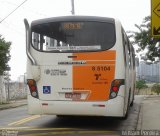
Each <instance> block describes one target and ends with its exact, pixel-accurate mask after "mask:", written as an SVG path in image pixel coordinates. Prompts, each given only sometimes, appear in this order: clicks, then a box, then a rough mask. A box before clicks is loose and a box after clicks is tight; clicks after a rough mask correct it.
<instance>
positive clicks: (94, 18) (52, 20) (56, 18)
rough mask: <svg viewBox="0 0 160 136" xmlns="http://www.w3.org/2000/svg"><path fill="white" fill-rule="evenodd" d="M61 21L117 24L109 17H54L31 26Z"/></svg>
mask: <svg viewBox="0 0 160 136" xmlns="http://www.w3.org/2000/svg"><path fill="white" fill-rule="evenodd" d="M60 21H64V22H65V21H66V22H67V21H98V22H108V23H115V19H113V18H108V17H98V16H60V17H52V18H44V19H39V20H35V21H33V22H32V23H31V26H34V25H38V24H43V23H50V22H60Z"/></svg>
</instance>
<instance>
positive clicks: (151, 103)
mask: <svg viewBox="0 0 160 136" xmlns="http://www.w3.org/2000/svg"><path fill="white" fill-rule="evenodd" d="M137 130H160V96H157V95H149V96H146V97H145V98H144V100H143V102H142V105H141V109H140V114H139V120H138V126H137Z"/></svg>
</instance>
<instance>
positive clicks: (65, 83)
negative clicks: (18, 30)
mask: <svg viewBox="0 0 160 136" xmlns="http://www.w3.org/2000/svg"><path fill="white" fill-rule="evenodd" d="M117 24H118V22H116V21H115V20H114V19H110V18H102V17H83V16H69V17H56V18H50V19H42V20H37V21H33V22H32V23H31V26H29V27H28V29H27V27H26V34H27V41H28V42H27V55H28V61H27V84H28V110H29V113H30V114H54V115H90V116H124V115H125V112H126V111H124V109H125V99H126V98H125V94H126V93H125V89H126V87H125V75H126V73H125V64H124V47H123V44H122V35H121V31H120V30H121V26H120V24H118V25H117ZM127 99H128V98H127Z"/></svg>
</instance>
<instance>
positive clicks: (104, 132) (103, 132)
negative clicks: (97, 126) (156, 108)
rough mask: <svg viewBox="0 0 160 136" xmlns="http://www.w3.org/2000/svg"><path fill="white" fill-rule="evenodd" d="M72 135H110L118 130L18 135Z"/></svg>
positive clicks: (115, 134)
mask: <svg viewBox="0 0 160 136" xmlns="http://www.w3.org/2000/svg"><path fill="white" fill-rule="evenodd" d="M69 134H70V135H72V134H76V135H78V134H90V135H91V134H92V135H95V134H96V135H97V134H101V135H104V134H105V135H108V136H110V135H112V136H119V132H117V131H103V130H101V131H85V130H84V131H60V132H41V133H34V134H31V133H30V134H19V136H48V135H69Z"/></svg>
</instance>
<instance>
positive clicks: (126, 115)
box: [122, 93, 130, 120]
mask: <svg viewBox="0 0 160 136" xmlns="http://www.w3.org/2000/svg"><path fill="white" fill-rule="evenodd" d="M129 101H130V93H129V97H128V103H127V110H126V114H125V116H124V117H122V119H123V120H126V119H127V118H128V112H129V107H130V103H129Z"/></svg>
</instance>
